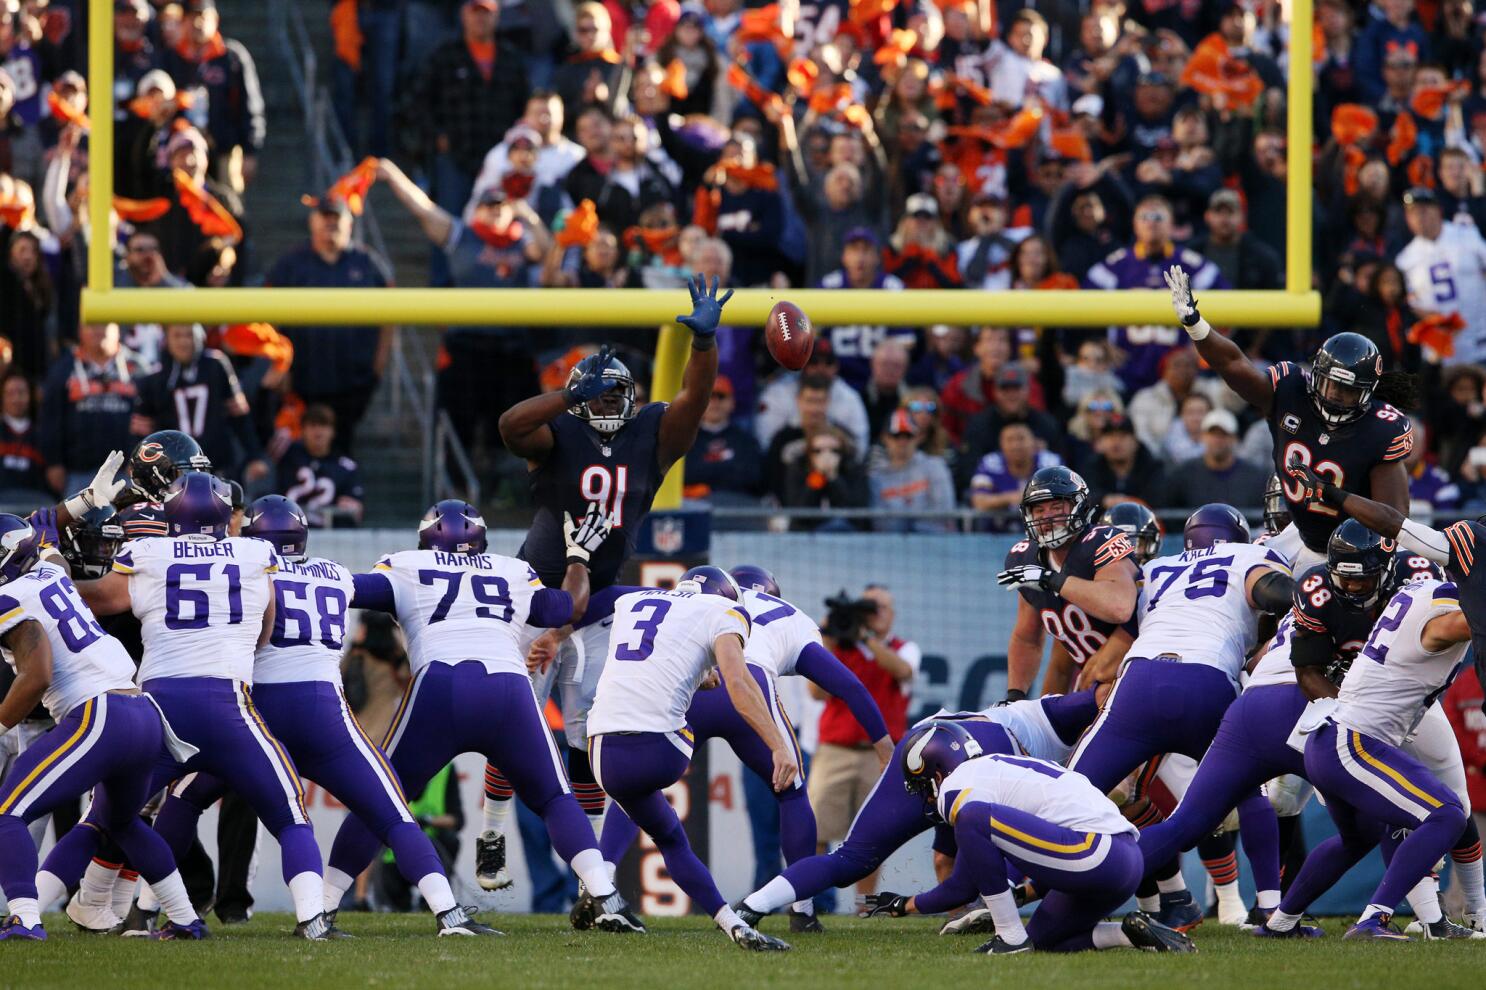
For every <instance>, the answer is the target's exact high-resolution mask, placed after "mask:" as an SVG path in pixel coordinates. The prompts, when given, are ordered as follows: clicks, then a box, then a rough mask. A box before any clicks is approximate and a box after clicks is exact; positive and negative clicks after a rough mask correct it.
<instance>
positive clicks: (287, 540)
mask: <svg viewBox="0 0 1486 990" xmlns="http://www.w3.org/2000/svg"><path fill="white" fill-rule="evenodd" d="M243 535H244V536H256V537H258V539H260V540H267V541H268V542H269V543H272V544H273V546H274V549H275V550H277V551H278V552H279V553H280V554H281V555H282V556H284V557H286V558H288V559H290V560H303V559H304V555H305V552H306V550H307V549H308V547H309V542H310V521H309V519H307V518H306V517H305V514H304V510H303V509H301V508H300V507H299V505H298V504H297V503H296V502H295V501H294V500H293V499H289V498H285V497H284V496H283V495H264V496H263V497H261V498H256V499H254V500H253V504H252V505H250V506H248V515H247V519H245V520H244V521H243Z"/></svg>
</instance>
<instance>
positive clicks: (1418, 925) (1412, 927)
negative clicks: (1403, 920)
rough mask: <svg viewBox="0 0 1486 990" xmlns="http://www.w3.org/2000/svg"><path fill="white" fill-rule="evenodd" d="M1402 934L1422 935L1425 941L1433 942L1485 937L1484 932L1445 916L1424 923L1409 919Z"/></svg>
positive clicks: (1485, 933)
mask: <svg viewBox="0 0 1486 990" xmlns="http://www.w3.org/2000/svg"><path fill="white" fill-rule="evenodd" d="M1404 934H1406V935H1423V936H1424V941H1426V942H1433V941H1435V940H1436V939H1465V940H1471V939H1483V938H1486V932H1478V931H1476V930H1475V929H1474V928H1468V927H1466V926H1465V925H1457V924H1456V923H1455V922H1453V921H1451V920H1450V919H1449V918H1446V917H1441V918H1440V920H1439V921H1432V922H1430V923H1429V924H1425V923H1424V922H1422V921H1419V920H1417V919H1416V920H1414V921H1411V922H1409V925H1408V927H1407V928H1405V929H1404Z"/></svg>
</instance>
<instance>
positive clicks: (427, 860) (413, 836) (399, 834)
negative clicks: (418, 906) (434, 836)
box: [387, 822, 444, 887]
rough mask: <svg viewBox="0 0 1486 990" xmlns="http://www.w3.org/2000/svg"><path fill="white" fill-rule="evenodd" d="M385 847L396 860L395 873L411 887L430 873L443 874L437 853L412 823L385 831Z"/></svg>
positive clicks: (400, 823) (399, 823)
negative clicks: (399, 874)
mask: <svg viewBox="0 0 1486 990" xmlns="http://www.w3.org/2000/svg"><path fill="white" fill-rule="evenodd" d="M387 846H388V848H390V849H391V850H392V855H393V857H394V858H395V859H396V860H397V871H398V872H399V873H401V874H402V877H403V879H404V880H406V881H407V882H408V883H410V884H412V885H413V886H415V887H416V886H418V881H419V880H422V879H423V878H424V877H426V876H428V875H429V874H430V873H443V872H444V867H443V865H442V864H441V863H440V862H439V855H438V853H436V852H434V851H433V843H432V842H430V841H429V839H428V836H427V835H425V834H424V833H423V830H422V829H421V828H419V827H418V826H417V825H414V824H413V823H412V822H398V823H397V824H396V825H394V826H392V828H390V829H388V830H387Z"/></svg>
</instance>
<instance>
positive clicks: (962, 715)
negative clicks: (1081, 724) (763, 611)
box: [755, 620, 1073, 763]
mask: <svg viewBox="0 0 1486 990" xmlns="http://www.w3.org/2000/svg"><path fill="white" fill-rule="evenodd" d="M755 621H756V620H755ZM1049 697H1051V695H1050V696H1049ZM936 718H937V719H952V720H954V721H957V722H964V721H982V722H995V723H996V724H997V725H999V726H1001V727H1002V728H1004V729H1006V731H1007V732H1009V733H1011V737H1012V739H1014V740H1016V744H1017V745H1018V746H1020V747H1021V749H1022V752H1023V753H1025V754H1027V755H1028V756H1033V757H1036V758H1037V759H1039V760H1051V761H1052V762H1054V763H1062V762H1063V761H1064V760H1066V759H1068V755H1069V754H1070V753H1072V752H1073V747H1072V746H1070V745H1068V744H1067V743H1065V742H1064V741H1063V740H1062V739H1061V738H1060V737H1059V736H1058V733H1057V732H1056V731H1055V730H1054V729H1053V724H1052V723H1051V722H1049V721H1048V718H1047V713H1046V712H1045V711H1043V709H1042V701H1041V700H1040V699H1032V698H1028V699H1025V700H1023V701H1012V702H1009V703H1007V704H1002V705H992V706H991V707H990V708H986V709H983V710H981V711H978V712H951V711H947V710H945V709H942V708H941V709H940V710H939V711H937V712H935V713H934V714H933V715H931V716H929V719H936ZM929 719H924V720H922V721H920V722H919V723H918V724H919V725H922V724H923V723H924V722H926V721H928V720H929Z"/></svg>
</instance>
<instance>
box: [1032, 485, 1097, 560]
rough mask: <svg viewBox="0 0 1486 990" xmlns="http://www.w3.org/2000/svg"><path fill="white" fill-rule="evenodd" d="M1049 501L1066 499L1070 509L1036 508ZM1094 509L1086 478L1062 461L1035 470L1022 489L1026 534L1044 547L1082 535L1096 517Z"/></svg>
mask: <svg viewBox="0 0 1486 990" xmlns="http://www.w3.org/2000/svg"><path fill="white" fill-rule="evenodd" d="M1046 502H1066V503H1067V510H1066V511H1064V512H1061V513H1042V512H1039V511H1037V508H1036V507H1037V506H1038V505H1041V504H1043V503H1046ZM1095 509H1096V505H1095V503H1094V499H1093V497H1092V496H1091V495H1090V494H1089V486H1088V485H1087V484H1086V483H1085V482H1084V479H1083V478H1081V477H1079V475H1078V472H1076V471H1074V470H1072V469H1071V468H1067V467H1064V466H1063V465H1061V464H1057V465H1054V466H1052V467H1045V468H1042V469H1041V470H1039V471H1037V472H1035V473H1034V474H1033V475H1032V477H1031V478H1029V479H1027V487H1026V488H1025V489H1023V490H1022V522H1023V523H1025V524H1026V527H1027V536H1028V537H1030V538H1031V539H1032V541H1033V542H1034V543H1036V544H1037V545H1038V546H1039V547H1041V548H1042V549H1044V550H1056V549H1058V547H1061V546H1063V545H1064V544H1067V543H1070V542H1072V541H1073V540H1074V538H1076V537H1078V536H1080V535H1081V534H1082V533H1083V531H1084V530H1086V529H1088V528H1089V524H1090V523H1092V522H1093V521H1094V511H1095Z"/></svg>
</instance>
